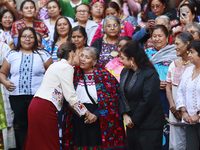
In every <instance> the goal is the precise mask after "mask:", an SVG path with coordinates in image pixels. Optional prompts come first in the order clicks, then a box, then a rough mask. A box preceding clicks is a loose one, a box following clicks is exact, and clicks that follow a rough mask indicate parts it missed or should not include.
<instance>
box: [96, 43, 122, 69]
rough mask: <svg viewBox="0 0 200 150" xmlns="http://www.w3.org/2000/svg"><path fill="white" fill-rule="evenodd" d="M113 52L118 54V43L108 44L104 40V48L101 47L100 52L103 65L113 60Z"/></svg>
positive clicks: (100, 60)
mask: <svg viewBox="0 0 200 150" xmlns="http://www.w3.org/2000/svg"><path fill="white" fill-rule="evenodd" d="M112 52H115V53H116V55H115V57H117V56H118V52H117V43H114V44H108V43H105V42H104V40H103V41H102V49H101V52H100V57H99V62H100V63H101V64H102V65H103V66H106V64H107V63H108V62H109V61H110V60H112V59H113V58H115V57H113V56H112V55H111V53H112Z"/></svg>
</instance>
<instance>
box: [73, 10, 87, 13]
mask: <svg viewBox="0 0 200 150" xmlns="http://www.w3.org/2000/svg"><path fill="white" fill-rule="evenodd" d="M76 12H77V13H88V12H89V11H87V10H77V11H76Z"/></svg>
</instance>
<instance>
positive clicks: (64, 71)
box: [34, 59, 87, 115]
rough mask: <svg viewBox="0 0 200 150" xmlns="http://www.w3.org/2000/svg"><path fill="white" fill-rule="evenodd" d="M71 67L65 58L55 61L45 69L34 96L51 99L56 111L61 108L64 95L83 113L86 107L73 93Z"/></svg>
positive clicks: (72, 70)
mask: <svg viewBox="0 0 200 150" xmlns="http://www.w3.org/2000/svg"><path fill="white" fill-rule="evenodd" d="M73 73H74V69H73V67H72V66H71V65H70V64H69V63H68V62H67V60H65V59H61V61H58V62H55V63H53V64H52V65H50V66H49V68H48V69H47V71H46V73H45V75H44V78H43V81H42V84H41V86H40V88H39V89H38V91H37V92H36V94H35V96H34V97H40V98H43V99H45V100H48V101H51V102H52V103H53V104H54V105H55V107H56V108H57V110H58V111H60V110H61V107H62V104H63V100H64V97H65V99H66V100H67V101H68V102H69V104H70V105H72V107H73V108H74V109H75V110H76V111H77V112H78V113H79V114H80V115H84V114H85V112H86V111H87V109H86V107H85V106H84V105H83V104H82V103H81V102H80V101H79V99H78V97H77V96H76V94H75V90H74V84H73Z"/></svg>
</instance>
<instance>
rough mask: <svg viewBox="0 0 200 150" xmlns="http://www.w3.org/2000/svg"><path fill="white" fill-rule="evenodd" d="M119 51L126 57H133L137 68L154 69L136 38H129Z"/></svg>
mask: <svg viewBox="0 0 200 150" xmlns="http://www.w3.org/2000/svg"><path fill="white" fill-rule="evenodd" d="M121 52H122V53H123V54H124V55H125V56H126V57H127V58H128V59H131V58H132V57H133V58H134V61H135V63H136V65H137V66H138V68H140V69H154V70H156V69H155V67H154V66H153V64H152V63H151V62H150V60H149V58H148V56H147V54H146V53H145V51H144V49H143V48H141V47H140V46H139V42H138V41H137V40H131V41H129V42H128V43H126V44H125V45H124V46H123V47H122V49H121Z"/></svg>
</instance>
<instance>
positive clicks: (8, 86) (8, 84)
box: [3, 81, 16, 92]
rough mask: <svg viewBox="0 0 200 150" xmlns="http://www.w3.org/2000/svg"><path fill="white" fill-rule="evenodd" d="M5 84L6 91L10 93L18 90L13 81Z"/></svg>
mask: <svg viewBox="0 0 200 150" xmlns="http://www.w3.org/2000/svg"><path fill="white" fill-rule="evenodd" d="M3 84H4V86H5V87H6V89H7V90H8V91H10V92H12V91H13V90H14V89H15V88H16V86H15V85H14V83H13V82H11V81H5V82H4V83H3Z"/></svg>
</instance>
